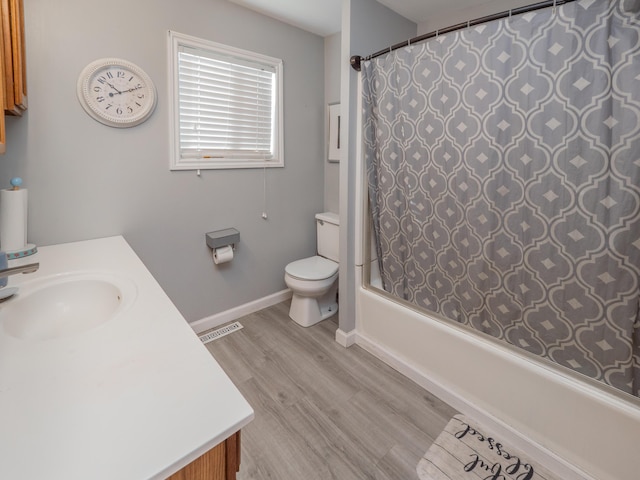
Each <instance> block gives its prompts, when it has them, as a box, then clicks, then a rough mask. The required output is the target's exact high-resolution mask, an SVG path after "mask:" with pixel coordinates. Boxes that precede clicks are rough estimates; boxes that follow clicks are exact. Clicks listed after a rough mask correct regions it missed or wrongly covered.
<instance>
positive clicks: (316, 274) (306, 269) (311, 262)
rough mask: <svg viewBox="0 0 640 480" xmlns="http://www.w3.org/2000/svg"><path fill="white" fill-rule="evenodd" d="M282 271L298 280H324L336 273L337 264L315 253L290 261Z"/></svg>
mask: <svg viewBox="0 0 640 480" xmlns="http://www.w3.org/2000/svg"><path fill="white" fill-rule="evenodd" d="M284 271H285V273H286V274H287V275H289V276H291V277H293V278H297V279H300V280H325V279H327V278H330V277H332V276H334V275H335V274H336V273H338V264H337V263H336V262H334V261H333V260H329V259H327V258H324V257H320V256H318V255H316V256H315V257H309V258H303V259H302V260H296V261H295V262H291V263H290V264H288V265H287V266H286V268H285V269H284Z"/></svg>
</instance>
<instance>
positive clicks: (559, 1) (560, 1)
mask: <svg viewBox="0 0 640 480" xmlns="http://www.w3.org/2000/svg"><path fill="white" fill-rule="evenodd" d="M574 1H575V0H547V1H545V2H540V3H534V4H532V5H526V6H524V7H518V8H513V9H511V10H506V11H504V12H500V13H494V14H493V15H487V16H486V17H480V18H476V19H475V20H469V21H467V22H463V23H458V24H457V25H452V26H450V27H447V28H441V29H439V30H434V31H433V32H429V33H425V34H424V35H420V36H417V37H413V38H410V39H409V40H405V41H404V42H401V43H396V44H395V45H392V46H391V47H389V48H385V49H384V50H380V51H379V52H376V53H372V54H371V55H369V56H368V57H364V58H363V57H361V56H360V55H354V56H352V57H351V60H350V63H351V66H352V67H353V69H354V70H356V71H357V72H359V71H360V70H361V62H362V61H363V60H371V59H372V58H376V57H379V56H380V55H384V54H385V53H389V52H392V51H394V50H397V49H399V48H403V47H407V46H409V45H411V44H412V43H418V42H422V41H423V40H427V39H429V38H433V37H437V36H438V35H440V34H444V33H450V32H455V31H456V30H462V29H463V28H469V27H473V26H475V25H480V24H482V23H487V22H491V21H493V20H499V19H501V18H505V17H510V16H512V15H520V14H523V13H527V12H532V11H534V10H540V9H541V8H548V7H557V6H559V5H564V4H565V3H571V2H574Z"/></svg>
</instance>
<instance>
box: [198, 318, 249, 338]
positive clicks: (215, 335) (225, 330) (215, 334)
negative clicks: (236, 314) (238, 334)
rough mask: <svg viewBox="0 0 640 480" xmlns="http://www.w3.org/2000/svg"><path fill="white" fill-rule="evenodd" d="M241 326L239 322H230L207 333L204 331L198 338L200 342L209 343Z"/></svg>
mask: <svg viewBox="0 0 640 480" xmlns="http://www.w3.org/2000/svg"><path fill="white" fill-rule="evenodd" d="M241 328H242V325H241V324H240V322H233V323H230V324H229V325H226V326H224V327H222V328H218V329H217V330H213V331H211V332H209V333H205V334H203V335H200V336H199V337H198V338H199V339H200V341H201V342H202V343H209V342H212V341H213V340H216V339H218V338H220V337H224V336H225V335H228V334H230V333H233V332H235V331H236V330H240V329H241Z"/></svg>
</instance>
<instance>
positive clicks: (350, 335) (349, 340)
mask: <svg viewBox="0 0 640 480" xmlns="http://www.w3.org/2000/svg"><path fill="white" fill-rule="evenodd" d="M336 342H338V343H339V344H340V345H342V346H343V347H344V348H348V347H350V346H351V345H353V344H355V343H356V331H355V330H351V331H350V332H345V331H344V330H340V329H338V330H336Z"/></svg>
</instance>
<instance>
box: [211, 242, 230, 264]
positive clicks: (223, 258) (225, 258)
mask: <svg viewBox="0 0 640 480" xmlns="http://www.w3.org/2000/svg"><path fill="white" fill-rule="evenodd" d="M231 260H233V247H232V246H231V245H227V246H225V247H220V248H216V249H214V250H213V263H215V264H216V265H219V264H221V263H227V262H230V261H231Z"/></svg>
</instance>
